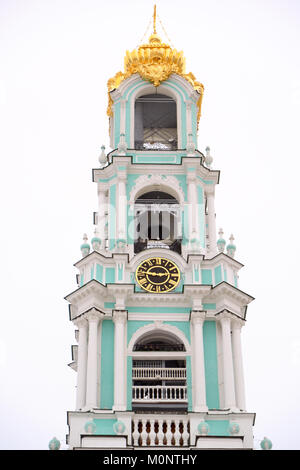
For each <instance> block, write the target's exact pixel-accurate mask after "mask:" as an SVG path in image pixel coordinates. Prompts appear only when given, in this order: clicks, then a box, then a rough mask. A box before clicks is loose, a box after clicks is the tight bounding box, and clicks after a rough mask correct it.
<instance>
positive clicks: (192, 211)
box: [187, 173, 199, 241]
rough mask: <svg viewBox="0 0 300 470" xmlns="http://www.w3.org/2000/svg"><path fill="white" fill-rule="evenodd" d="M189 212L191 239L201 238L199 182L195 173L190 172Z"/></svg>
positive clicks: (188, 179) (188, 178) (188, 180)
mask: <svg viewBox="0 0 300 470" xmlns="http://www.w3.org/2000/svg"><path fill="white" fill-rule="evenodd" d="M187 182H188V205H189V206H188V214H189V239H190V241H191V240H192V239H196V240H198V239H199V235H198V223H197V221H198V213H197V206H198V205H197V183H196V175H195V174H194V173H191V174H188V177H187Z"/></svg>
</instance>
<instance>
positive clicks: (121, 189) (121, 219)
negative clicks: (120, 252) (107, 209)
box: [117, 173, 127, 240]
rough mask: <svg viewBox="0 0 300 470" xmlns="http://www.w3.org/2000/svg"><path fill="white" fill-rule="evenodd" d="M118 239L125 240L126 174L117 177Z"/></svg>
mask: <svg viewBox="0 0 300 470" xmlns="http://www.w3.org/2000/svg"><path fill="white" fill-rule="evenodd" d="M117 211H118V212H117V213H118V238H119V239H121V240H124V239H126V238H127V237H126V212H127V197H126V174H125V173H119V175H118V208H117Z"/></svg>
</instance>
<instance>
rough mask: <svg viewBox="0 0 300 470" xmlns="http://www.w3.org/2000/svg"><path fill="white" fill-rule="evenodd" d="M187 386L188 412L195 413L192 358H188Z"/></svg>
mask: <svg viewBox="0 0 300 470" xmlns="http://www.w3.org/2000/svg"><path fill="white" fill-rule="evenodd" d="M186 385H187V398H188V411H193V390H192V363H191V356H187V357H186Z"/></svg>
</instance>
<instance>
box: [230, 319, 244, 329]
mask: <svg viewBox="0 0 300 470" xmlns="http://www.w3.org/2000/svg"><path fill="white" fill-rule="evenodd" d="M244 325H245V320H243V319H242V318H237V317H235V318H232V322H231V328H232V329H235V330H241V329H242V328H243V326H244Z"/></svg>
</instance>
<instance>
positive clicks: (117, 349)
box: [113, 310, 127, 411]
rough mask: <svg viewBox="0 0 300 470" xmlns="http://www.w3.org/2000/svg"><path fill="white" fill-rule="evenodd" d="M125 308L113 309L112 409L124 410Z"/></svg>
mask: <svg viewBox="0 0 300 470" xmlns="http://www.w3.org/2000/svg"><path fill="white" fill-rule="evenodd" d="M126 321H127V311H126V310H114V312H113V322H114V324H115V339H114V406H113V410H114V411H124V410H126V393H125V391H126V380H125V325H126Z"/></svg>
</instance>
